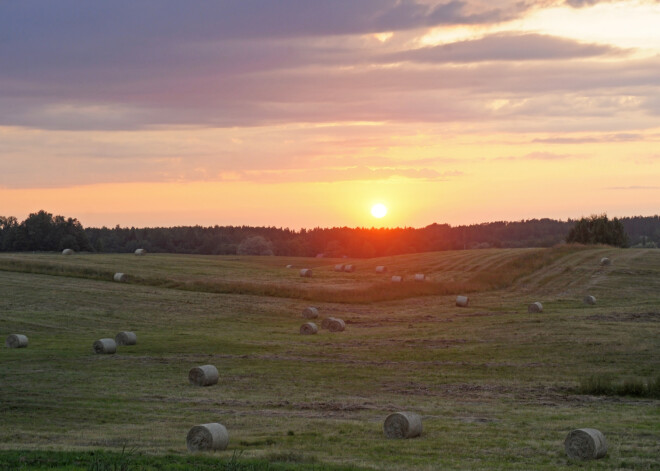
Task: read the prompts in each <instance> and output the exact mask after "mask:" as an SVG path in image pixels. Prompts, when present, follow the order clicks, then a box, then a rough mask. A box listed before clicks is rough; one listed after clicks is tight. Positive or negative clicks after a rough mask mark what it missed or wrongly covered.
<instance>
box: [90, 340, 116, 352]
mask: <svg viewBox="0 0 660 471" xmlns="http://www.w3.org/2000/svg"><path fill="white" fill-rule="evenodd" d="M92 348H93V349H94V353H105V354H111V353H115V352H116V351H117V343H116V342H115V341H114V339H99V340H96V341H94V343H93V344H92Z"/></svg>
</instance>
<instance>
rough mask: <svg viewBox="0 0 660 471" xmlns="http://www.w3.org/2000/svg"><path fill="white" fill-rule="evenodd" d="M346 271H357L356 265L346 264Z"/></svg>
mask: <svg viewBox="0 0 660 471" xmlns="http://www.w3.org/2000/svg"><path fill="white" fill-rule="evenodd" d="M344 271H345V272H347V273H353V272H354V271H355V265H344Z"/></svg>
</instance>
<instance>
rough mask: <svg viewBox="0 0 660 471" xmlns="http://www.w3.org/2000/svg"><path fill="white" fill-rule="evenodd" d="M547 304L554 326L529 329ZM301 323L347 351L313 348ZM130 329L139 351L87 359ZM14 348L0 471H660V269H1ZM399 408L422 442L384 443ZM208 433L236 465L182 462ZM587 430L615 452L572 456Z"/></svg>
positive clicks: (506, 257)
mask: <svg viewBox="0 0 660 471" xmlns="http://www.w3.org/2000/svg"><path fill="white" fill-rule="evenodd" d="M605 256H606V257H609V258H610V259H611V260H612V262H613V263H612V265H610V266H601V265H600V263H599V261H600V259H601V258H602V257H605ZM337 263H354V264H355V265H356V267H357V270H356V271H355V272H354V273H343V272H342V273H339V272H335V271H334V270H333V268H334V265H335V264H337ZM287 264H293V265H294V267H295V268H293V269H287V268H285V266H286V265H287ZM377 265H386V266H387V267H388V270H389V271H388V273H386V274H377V273H375V270H374V268H375V266H377ZM302 267H310V268H313V270H314V277H313V278H309V279H307V278H301V277H300V276H299V275H298V269H299V268H302ZM115 272H123V273H126V274H127V275H128V282H127V283H116V282H113V281H112V275H113V274H114V273H115ZM415 273H425V274H426V275H427V277H428V278H429V279H428V280H427V281H425V282H422V283H416V282H414V281H408V280H410V278H411V277H412V276H413V275H414V274H415ZM393 274H401V275H404V276H405V277H406V279H407V281H405V282H404V283H401V284H392V283H391V282H390V281H389V279H390V277H391V276H392V275H393ZM457 294H468V295H469V297H470V304H469V307H467V308H458V307H456V306H455V303H454V301H455V299H456V295H457ZM587 294H589V295H593V296H595V297H596V299H597V303H596V305H594V306H590V305H587V304H584V303H583V301H582V299H583V297H584V296H585V295H587ZM534 301H540V302H541V303H543V308H544V311H543V313H541V314H529V313H527V305H528V304H529V303H531V302H534ZM306 306H317V307H318V309H319V312H320V313H321V317H327V316H335V317H340V318H342V319H344V320H345V321H346V331H345V332H342V333H329V332H328V331H325V330H320V331H319V333H318V334H317V335H312V336H301V335H300V334H299V333H298V329H299V327H300V325H301V324H302V323H303V322H304V319H303V318H302V317H301V311H302V310H303V308H305V307H306ZM319 324H320V322H319ZM123 330H132V331H134V332H136V334H137V335H138V344H137V345H136V346H132V347H119V349H118V352H117V353H116V354H115V355H95V354H94V353H93V351H92V342H93V341H94V340H96V339H99V338H102V337H114V336H115V334H116V333H117V332H119V331H123ZM11 333H23V334H25V335H27V336H28V337H29V347H28V348H24V349H9V348H4V347H3V348H2V349H0V365H1V368H0V412H1V414H2V415H1V417H2V420H1V421H0V468H3V467H6V468H9V469H12V468H14V469H32V468H35V469H37V468H39V469H41V468H43V469H47V468H48V469H52V468H57V469H113V468H112V467H107V468H103V467H102V466H100V465H99V463H101V465H103V466H109V465H108V463H113V462H119V461H121V460H122V459H124V458H127V459H128V462H129V463H130V462H132V463H133V468H128V469H152V468H150V466H152V467H153V469H282V470H288V469H291V470H293V469H328V470H331V469H378V470H437V469H471V470H480V469H482V470H486V469H514V470H556V469H598V470H601V469H603V470H604V469H611V470H614V469H635V470H637V469H649V470H650V469H658V468H660V458H659V457H660V407H659V406H660V398H659V397H658V395H657V389H658V386H659V384H658V381H660V250H653V249H648V250H641V249H640V250H633V249H614V248H609V247H595V248H593V247H592V248H585V247H581V246H562V247H556V248H552V249H507V250H505V249H487V250H471V251H470V250H468V251H455V252H437V253H426V254H415V255H406V256H396V257H386V258H380V259H370V260H336V259H300V258H289V259H287V258H281V257H235V256H234V257H224V256H183V255H165V254H148V255H147V256H145V257H136V256H133V255H128V254H114V255H109V254H75V255H73V256H68V257H66V256H62V255H59V254H0V334H1V335H0V336H1V337H2V340H3V341H4V338H6V336H7V335H8V334H11ZM208 363H211V364H214V365H216V366H217V368H218V370H219V371H220V381H219V383H218V384H217V385H215V386H211V387H207V388H199V387H194V386H192V385H190V384H189V383H188V381H187V374H188V371H189V369H190V368H191V367H193V366H197V365H203V364H208ZM624 383H627V384H632V385H636V386H638V387H636V388H635V387H629V388H628V389H625V388H624V387H623V386H622V385H623V384H624ZM593 384H609V385H610V386H612V385H613V387H614V390H615V391H614V392H610V394H607V395H606V394H603V395H601V394H595V393H597V392H598V391H597V390H596V389H594V388H593ZM654 385H655V386H654ZM617 386H621V387H618V389H617ZM589 388H592V389H593V390H592V389H589ZM401 410H410V411H414V412H417V413H419V414H420V415H421V416H422V417H423V425H424V432H423V434H422V436H421V437H418V438H415V439H410V440H387V439H385V438H384V436H383V430H382V424H383V420H384V418H385V417H386V416H387V414H388V413H390V412H394V411H401ZM207 422H220V423H223V424H224V425H226V427H227V429H228V430H229V433H230V444H229V448H228V449H227V450H225V451H222V452H214V453H203V454H201V456H200V455H194V456H191V455H189V454H188V452H187V450H186V444H185V437H186V433H187V432H188V430H189V429H190V427H192V426H193V425H197V424H201V423H207ZM581 427H592V428H597V429H599V430H601V431H602V432H603V433H604V434H605V435H606V437H607V439H608V442H609V449H608V454H607V456H606V457H605V458H603V459H601V460H598V461H592V462H588V463H576V462H572V461H570V460H569V459H568V458H567V457H566V455H565V453H564V451H563V440H564V438H565V436H566V434H567V433H568V432H569V431H570V430H572V429H575V428H581ZM122 449H124V450H125V451H124V454H122ZM99 450H102V451H99ZM126 450H129V451H128V457H127V455H126V453H127V452H126ZM92 451H93V452H94V453H95V454H92ZM94 457H96V458H94ZM99 457H102V460H101V461H98V459H99ZM95 460H97V461H95ZM113 460H114V461H113ZM237 462H238V463H239V464H240V463H243V464H244V465H245V466H246V467H245V468H241V467H240V466H239V465H237V464H236V463H237ZM90 463H91V464H90ZM232 463H233V465H232ZM230 465H231V466H235V467H231V466H230ZM94 466H96V468H94ZM160 466H164V467H160ZM166 466H170V468H167V467H166ZM215 466H225V468H216V467H215ZM247 466H254V468H252V467H249V468H248V467H247ZM58 467H59V468H58ZM117 469H119V468H117Z"/></svg>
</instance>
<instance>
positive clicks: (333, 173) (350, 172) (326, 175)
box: [220, 166, 463, 183]
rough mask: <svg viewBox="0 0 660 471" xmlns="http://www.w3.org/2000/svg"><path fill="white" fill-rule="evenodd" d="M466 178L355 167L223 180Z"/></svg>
mask: <svg viewBox="0 0 660 471" xmlns="http://www.w3.org/2000/svg"><path fill="white" fill-rule="evenodd" d="M461 175H463V172H460V171H447V172H439V171H437V170H434V169H431V168H408V167H398V168H397V167H380V168H371V167H366V166H353V167H346V168H328V167H326V168H313V169H310V168H307V169H289V170H279V169H277V170H253V171H244V172H232V173H231V174H229V175H228V176H227V175H225V174H224V173H223V174H221V175H220V177H221V178H225V179H227V180H231V181H235V180H243V181H252V182H259V183H285V182H315V183H328V182H339V181H355V180H388V179H391V178H405V179H414V180H427V181H443V180H447V179H449V178H451V177H457V176H461Z"/></svg>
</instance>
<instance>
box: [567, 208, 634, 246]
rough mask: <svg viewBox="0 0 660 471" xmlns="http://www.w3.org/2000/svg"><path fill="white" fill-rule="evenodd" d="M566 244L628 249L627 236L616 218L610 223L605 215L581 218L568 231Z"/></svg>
mask: <svg viewBox="0 0 660 471" xmlns="http://www.w3.org/2000/svg"><path fill="white" fill-rule="evenodd" d="M566 242H569V243H571V242H575V243H578V244H606V245H614V246H615V247H628V236H627V235H626V231H625V229H624V228H623V224H622V223H621V221H619V220H618V219H617V218H614V219H612V220H611V221H610V220H609V219H608V218H607V215H606V214H601V215H600V216H597V215H595V214H594V215H592V216H590V217H588V218H582V219H580V220H579V221H578V222H576V223H575V226H573V228H572V229H571V230H570V231H569V233H568V236H567V237H566Z"/></svg>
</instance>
